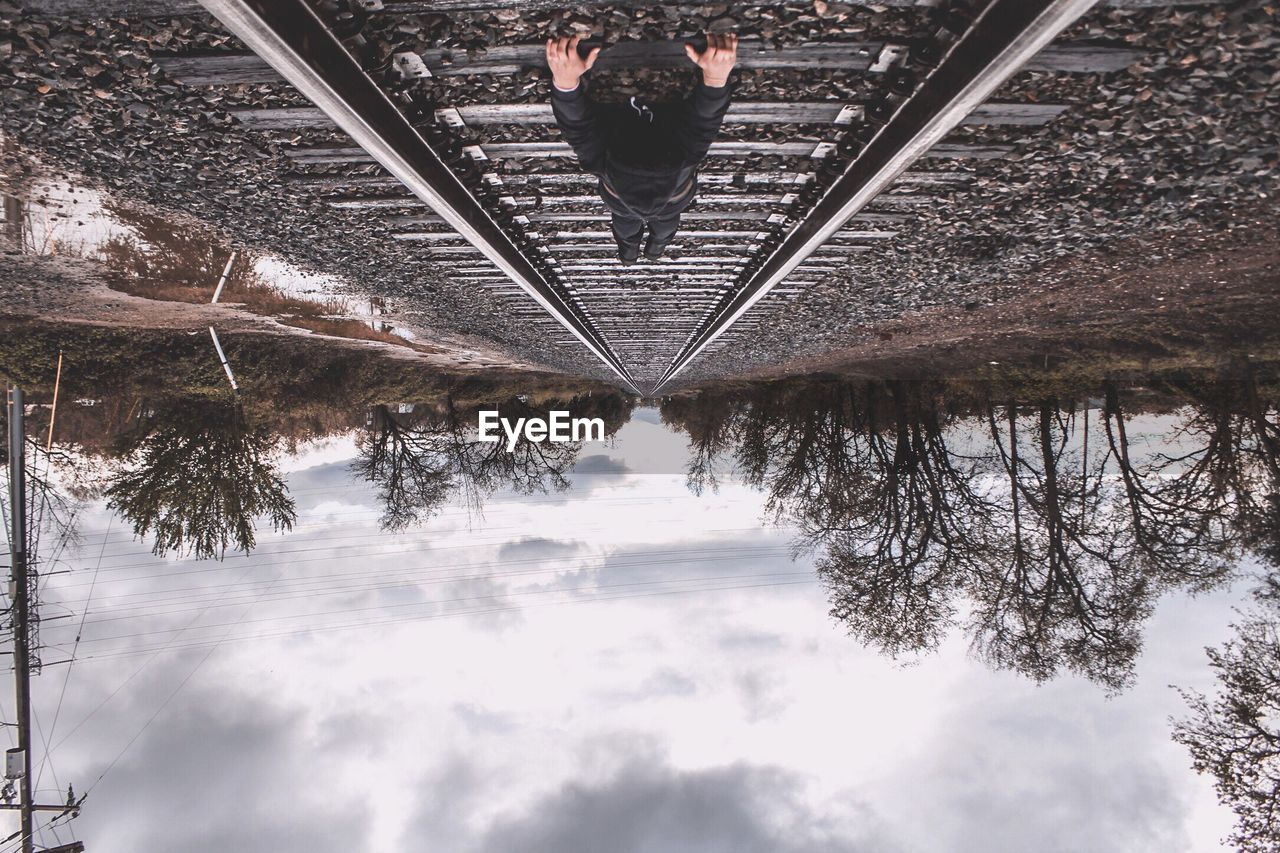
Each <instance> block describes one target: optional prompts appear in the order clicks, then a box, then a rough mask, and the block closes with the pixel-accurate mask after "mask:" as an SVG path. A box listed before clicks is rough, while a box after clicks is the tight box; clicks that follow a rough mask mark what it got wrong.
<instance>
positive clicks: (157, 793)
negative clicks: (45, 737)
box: [77, 687, 370, 853]
mask: <svg viewBox="0 0 1280 853" xmlns="http://www.w3.org/2000/svg"><path fill="white" fill-rule="evenodd" d="M191 690H192V688H191V687H188V691H191ZM183 700H184V701H182V703H181V705H180V706H177V707H173V706H171V707H169V708H167V709H166V710H165V711H164V712H163V715H164V720H163V724H162V725H156V726H150V727H147V728H146V729H145V730H143V733H142V735H141V736H140V737H139V739H138V740H137V742H135V743H134V744H133V746H132V747H131V748H130V749H129V750H128V752H127V753H125V755H124V757H123V758H121V760H120V761H119V763H117V764H116V765H115V767H113V768H111V769H110V771H109V773H108V775H107V776H106V777H105V779H104V781H103V784H102V785H101V786H100V787H97V788H95V789H94V790H93V792H92V794H91V795H90V797H89V799H88V800H87V801H86V807H85V810H84V812H83V814H82V816H81V817H80V818H79V820H78V821H77V830H78V831H79V833H80V834H81V835H82V836H88V837H92V838H94V839H95V846H99V847H101V849H104V850H182V851H184V853H224V852H225V851H227V850H272V851H277V853H318V851H335V853H336V851H344V853H345V851H350V850H359V849H362V848H363V847H364V846H365V843H366V836H367V832H368V828H369V824H370V816H369V814H368V812H367V810H366V808H365V806H364V804H363V803H362V802H359V801H356V802H351V801H348V802H345V803H344V804H343V807H342V808H341V809H334V808H333V807H332V797H333V794H334V792H333V791H331V790H326V787H325V785H324V783H323V781H322V780H324V779H326V778H336V776H331V774H336V772H337V768H336V767H331V766H329V765H330V764H331V763H332V761H331V754H329V753H325V752H324V751H322V750H317V749H315V745H314V744H312V743H310V738H309V735H308V732H307V727H306V725H305V724H304V720H303V718H302V716H301V715H300V714H295V713H287V712H283V711H280V710H278V709H274V708H271V707H270V706H267V705H264V704H263V703H260V702H258V703H254V702H250V701H247V700H246V697H244V696H239V695H236V694H234V693H232V692H228V691H225V690H219V691H214V690H204V691H200V692H198V693H197V692H188V693H187V694H186V695H185V696H184V697H183ZM115 752H116V750H115V748H114V744H113V746H112V748H111V749H110V750H105V749H104V750H102V751H101V752H100V753H99V761H101V762H102V763H103V765H105V763H106V762H107V761H108V760H109V759H108V757H107V755H108V753H110V754H114V753H115ZM93 769H94V770H96V772H92V775H90V774H85V775H84V776H82V777H80V778H85V777H87V778H90V779H92V778H95V777H96V776H97V775H98V774H99V773H101V772H103V770H106V769H107V768H106V767H105V766H100V767H96V768H93Z"/></svg>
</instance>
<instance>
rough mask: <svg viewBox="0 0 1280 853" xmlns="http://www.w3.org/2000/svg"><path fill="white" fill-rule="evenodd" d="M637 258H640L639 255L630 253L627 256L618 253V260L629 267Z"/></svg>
mask: <svg viewBox="0 0 1280 853" xmlns="http://www.w3.org/2000/svg"><path fill="white" fill-rule="evenodd" d="M638 260H640V256H639V255H632V256H631V257H627V256H626V255H618V262H619V263H620V264H622V265H623V266H624V267H629V266H631V265H632V264H634V263H635V262H636V261H638Z"/></svg>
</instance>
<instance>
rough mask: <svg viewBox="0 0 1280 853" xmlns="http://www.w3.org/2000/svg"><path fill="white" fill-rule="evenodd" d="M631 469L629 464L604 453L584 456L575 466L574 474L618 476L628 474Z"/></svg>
mask: <svg viewBox="0 0 1280 853" xmlns="http://www.w3.org/2000/svg"><path fill="white" fill-rule="evenodd" d="M630 470H631V469H630V468H628V467H627V463H625V462H623V461H622V460H621V459H617V458H615V457H613V456H608V455H606V454H604V453H593V454H592V455H590V456H584V457H582V458H581V459H579V460H578V463H577V464H576V465H574V466H573V473H574V474H593V475H594V474H606V475H618V476H621V475H623V474H626V473H628V472H629V471H630Z"/></svg>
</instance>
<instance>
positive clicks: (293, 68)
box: [200, 0, 640, 394]
mask: <svg viewBox="0 0 1280 853" xmlns="http://www.w3.org/2000/svg"><path fill="white" fill-rule="evenodd" d="M200 2H201V5H203V6H204V7H205V9H207V10H208V11H209V13H210V14H212V15H213V16H214V17H216V18H217V19H218V20H219V21H221V22H222V24H223V25H224V26H226V27H227V29H229V30H230V31H231V32H232V33H233V34H235V35H236V36H237V37H238V38H239V39H240V40H241V41H243V42H244V43H245V44H246V45H247V46H248V47H249V48H250V49H251V50H253V51H254V53H256V54H258V56H260V57H262V59H263V60H265V61H266V62H268V63H269V64H270V65H271V66H272V67H273V68H275V69H276V70H277V71H278V72H279V73H280V74H281V76H283V77H284V78H285V80H287V81H288V82H289V83H291V84H292V85H293V86H294V87H295V88H296V89H297V90H298V91H299V92H301V93H302V94H303V95H304V96H305V97H306V98H307V99H308V100H310V101H311V102H312V103H313V104H315V105H316V106H317V107H318V108H320V109H321V110H322V111H323V112H324V113H325V114H326V115H327V116H329V118H331V119H332V120H333V122H334V123H335V124H336V125H337V126H338V127H339V128H341V129H342V130H343V131H344V132H346V133H347V135H349V136H350V137H351V138H352V139H353V140H354V141H355V142H356V144H357V145H359V146H360V147H361V148H363V149H364V150H365V151H366V152H367V153H368V154H369V155H370V156H371V157H373V158H374V159H375V160H376V161H377V162H378V163H379V164H380V165H381V166H382V167H383V168H384V169H386V170H387V171H388V172H390V173H391V174H392V175H394V176H395V177H396V178H398V179H399V180H400V182H401V183H403V184H404V185H405V187H407V188H408V189H409V190H410V191H411V192H413V194H414V195H416V196H417V197H418V198H420V199H422V201H423V202H424V203H425V204H427V205H428V206H429V207H430V208H431V209H432V210H434V211H435V212H436V213H437V214H439V216H440V217H441V218H442V219H444V220H445V222H447V223H448V224H449V225H451V226H452V227H453V228H454V229H456V230H457V231H458V233H459V234H461V235H462V236H463V237H465V238H466V239H467V241H468V242H470V243H471V244H472V245H473V246H475V247H476V248H477V249H479V250H480V252H481V253H482V254H483V255H484V256H485V257H486V258H488V259H489V260H490V261H492V262H493V263H494V264H495V265H496V266H497V267H498V268H499V269H501V270H502V271H503V272H504V273H506V274H507V275H508V276H509V277H510V278H511V280H512V281H514V282H515V283H516V284H517V285H519V286H520V288H521V289H522V290H524V291H525V292H526V293H528V294H529V296H531V297H532V298H533V299H534V301H535V302H537V303H538V304H539V305H541V306H542V307H543V308H544V309H545V310H546V311H547V312H548V313H549V314H550V315H551V316H552V317H554V318H555V319H556V320H558V321H559V322H560V323H561V325H563V326H564V327H565V328H566V329H568V330H569V331H570V332H571V333H572V334H573V336H574V337H575V338H577V339H578V340H579V341H581V342H582V344H583V345H584V346H586V347H587V349H588V350H590V351H591V352H592V354H594V355H595V356H596V357H597V358H599V359H600V360H601V361H602V362H604V363H605V364H606V365H607V366H608V367H609V368H610V369H611V370H612V371H613V372H614V373H616V374H617V375H618V376H619V378H621V379H622V381H623V382H624V383H626V385H627V386H628V387H630V388H631V390H633V391H635V392H636V393H637V394H638V393H640V389H639V388H638V387H637V386H636V383H635V381H634V379H632V377H631V374H630V373H629V372H628V370H627V368H626V366H625V365H624V364H623V363H622V361H621V360H620V359H618V358H617V356H615V355H614V353H613V351H612V350H611V349H610V347H609V345H608V343H607V342H606V341H605V340H604V338H603V337H602V336H601V335H600V334H598V333H597V332H596V331H595V330H594V329H593V328H592V325H591V322H590V321H589V320H588V319H587V318H586V317H584V316H582V315H580V314H579V312H578V311H577V310H575V309H574V307H573V306H572V305H571V304H570V303H569V302H568V301H567V300H566V299H565V298H564V297H563V296H561V294H560V293H559V292H557V291H556V289H555V288H553V287H552V286H551V285H550V283H548V282H547V280H546V279H545V278H543V276H542V275H541V274H540V273H539V272H538V270H537V269H536V268H535V267H534V266H533V265H532V264H531V263H530V262H529V260H528V259H527V258H526V257H525V256H524V254H523V253H521V251H520V249H519V248H518V247H517V246H516V245H515V243H513V242H512V241H511V238H510V237H508V236H507V234H506V233H505V232H504V231H503V230H502V229H501V227H499V226H498V224H497V222H495V221H494V220H493V218H492V217H491V216H490V215H489V213H488V212H487V211H486V210H485V209H484V208H483V207H482V206H481V205H480V203H479V202H477V201H476V199H475V198H474V197H473V196H472V195H471V193H470V192H469V191H468V190H467V188H466V186H464V185H463V183H462V182H461V181H459V180H458V178H457V176H456V175H454V174H453V172H452V171H451V170H450V169H449V167H448V166H446V165H445V164H444V162H443V161H441V160H440V158H439V157H438V156H436V154H435V152H434V151H433V150H432V149H431V147H430V146H429V145H427V143H426V141H425V140H423V138H422V137H421V136H420V135H419V134H418V132H417V131H416V130H415V129H414V128H413V126H412V125H411V124H409V121H408V120H407V119H406V118H405V116H404V114H403V113H401V112H400V110H399V109H398V108H397V107H396V106H395V104H393V103H392V102H391V100H390V99H389V98H388V97H387V96H386V94H385V93H384V92H383V91H382V89H381V88H380V87H379V86H378V85H377V84H376V83H375V82H374V81H373V80H372V79H370V77H369V75H368V74H366V73H365V72H364V69H362V68H361V67H360V65H359V63H357V62H356V60H355V59H354V58H353V57H352V56H351V54H350V53H348V52H347V49H346V48H345V47H343V45H342V43H341V42H339V41H338V39H337V38H336V37H335V36H334V35H333V33H332V32H330V30H329V28H328V27H326V26H325V24H324V22H323V21H321V20H320V18H319V17H318V16H317V15H316V14H315V12H313V11H312V10H311V8H310V7H309V6H308V5H307V3H306V2H304V0H200Z"/></svg>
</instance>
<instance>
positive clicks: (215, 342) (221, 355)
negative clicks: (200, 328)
mask: <svg viewBox="0 0 1280 853" xmlns="http://www.w3.org/2000/svg"><path fill="white" fill-rule="evenodd" d="M209 337H211V338H213V348H214V349H216V350H217V351H218V361H220V362H222V369H223V370H225V371H226V372H227V381H228V382H230V383H231V390H232V391H237V392H238V391H239V390H240V388H239V386H237V385H236V378H235V376H233V375H232V374H231V365H230V364H229V363H228V362H227V356H226V354H225V353H223V351H222V344H221V343H220V342H219V341H218V333H217V332H215V331H214V330H213V326H210V327H209Z"/></svg>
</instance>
